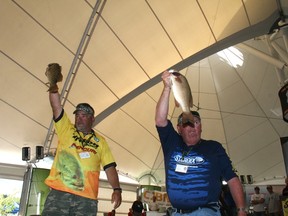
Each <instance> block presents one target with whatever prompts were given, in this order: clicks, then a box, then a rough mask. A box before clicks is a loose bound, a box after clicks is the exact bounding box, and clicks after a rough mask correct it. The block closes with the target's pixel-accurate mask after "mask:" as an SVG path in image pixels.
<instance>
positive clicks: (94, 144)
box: [42, 64, 122, 216]
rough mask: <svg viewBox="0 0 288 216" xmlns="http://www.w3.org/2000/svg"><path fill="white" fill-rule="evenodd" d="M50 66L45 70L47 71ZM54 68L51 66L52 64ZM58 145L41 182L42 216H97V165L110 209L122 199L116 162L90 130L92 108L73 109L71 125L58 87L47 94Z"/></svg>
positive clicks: (106, 146) (78, 107) (80, 106)
mask: <svg viewBox="0 0 288 216" xmlns="http://www.w3.org/2000/svg"><path fill="white" fill-rule="evenodd" d="M52 66H53V64H50V65H49V67H48V68H47V71H48V72H50V76H53V74H51V73H53V72H54V71H51V68H50V67H52ZM54 66H55V65H54ZM49 101H50V105H51V107H52V112H53V119H54V125H55V130H56V134H57V136H58V146H57V151H56V156H55V158H54V161H53V165H52V168H51V170H50V174H49V176H48V177H47V178H46V180H45V183H46V184H47V185H48V186H49V187H50V188H51V190H50V192H49V194H48V196H47V198H46V201H45V205H44V209H43V212H42V216H68V215H85V216H95V215H97V209H98V208H97V206H98V201H97V196H98V187H99V175H100V166H101V165H102V167H103V169H104V171H105V173H106V175H107V179H108V182H109V183H110V185H111V186H112V196H111V202H112V203H114V209H116V208H118V207H119V206H120V204H121V201H122V197H121V192H122V189H121V188H120V184H119V178H118V173H117V171H116V168H115V167H116V162H115V160H114V158H113V156H112V153H111V151H110V149H109V146H108V144H107V143H106V141H105V138H104V137H102V136H101V135H100V134H98V133H96V132H95V131H94V130H93V129H92V125H93V122H94V109H93V108H92V107H91V106H90V105H89V104H88V103H80V104H78V105H77V106H76V109H75V111H74V112H73V114H75V121H74V124H73V123H72V122H71V121H70V119H69V118H68V115H67V114H66V112H65V111H64V109H63V108H62V106H61V102H60V95H59V93H58V88H57V89H56V91H55V90H53V91H49Z"/></svg>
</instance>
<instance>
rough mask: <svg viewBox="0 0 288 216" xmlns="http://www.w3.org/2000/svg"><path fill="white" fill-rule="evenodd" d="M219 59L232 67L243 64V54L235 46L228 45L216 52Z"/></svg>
mask: <svg viewBox="0 0 288 216" xmlns="http://www.w3.org/2000/svg"><path fill="white" fill-rule="evenodd" d="M217 55H218V56H219V58H220V60H221V61H224V62H226V63H227V64H229V65H230V66H232V67H234V68H238V67H241V66H242V65H243V61H244V59H243V54H242V53H241V52H240V51H239V50H238V49H237V48H235V47H229V48H227V49H225V50H222V51H220V52H218V53H217Z"/></svg>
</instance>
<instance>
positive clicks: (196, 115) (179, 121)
mask: <svg viewBox="0 0 288 216" xmlns="http://www.w3.org/2000/svg"><path fill="white" fill-rule="evenodd" d="M190 112H191V113H192V115H193V116H194V117H197V118H198V119H199V120H201V117H200V114H199V113H198V112H197V111H190ZM182 116H183V113H181V114H180V115H179V117H178V125H179V124H182Z"/></svg>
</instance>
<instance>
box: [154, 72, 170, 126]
mask: <svg viewBox="0 0 288 216" xmlns="http://www.w3.org/2000/svg"><path fill="white" fill-rule="evenodd" d="M170 75H171V74H170V73H169V72H168V71H164V72H163V74H162V80H163V84H164V87H163V91H162V94H161V96H160V98H159V100H158V103H157V106H156V114H155V123H156V125H157V126H159V127H164V126H166V125H167V123H168V121H167V116H168V111H169V96H170V92H171V81H170Z"/></svg>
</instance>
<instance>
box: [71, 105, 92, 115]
mask: <svg viewBox="0 0 288 216" xmlns="http://www.w3.org/2000/svg"><path fill="white" fill-rule="evenodd" d="M77 111H83V112H86V113H87V114H91V115H93V116H94V109H93V108H92V107H91V106H90V105H89V104H88V103H79V104H78V105H77V106H76V110H75V111H74V112H73V114H75V113H76V112H77Z"/></svg>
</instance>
